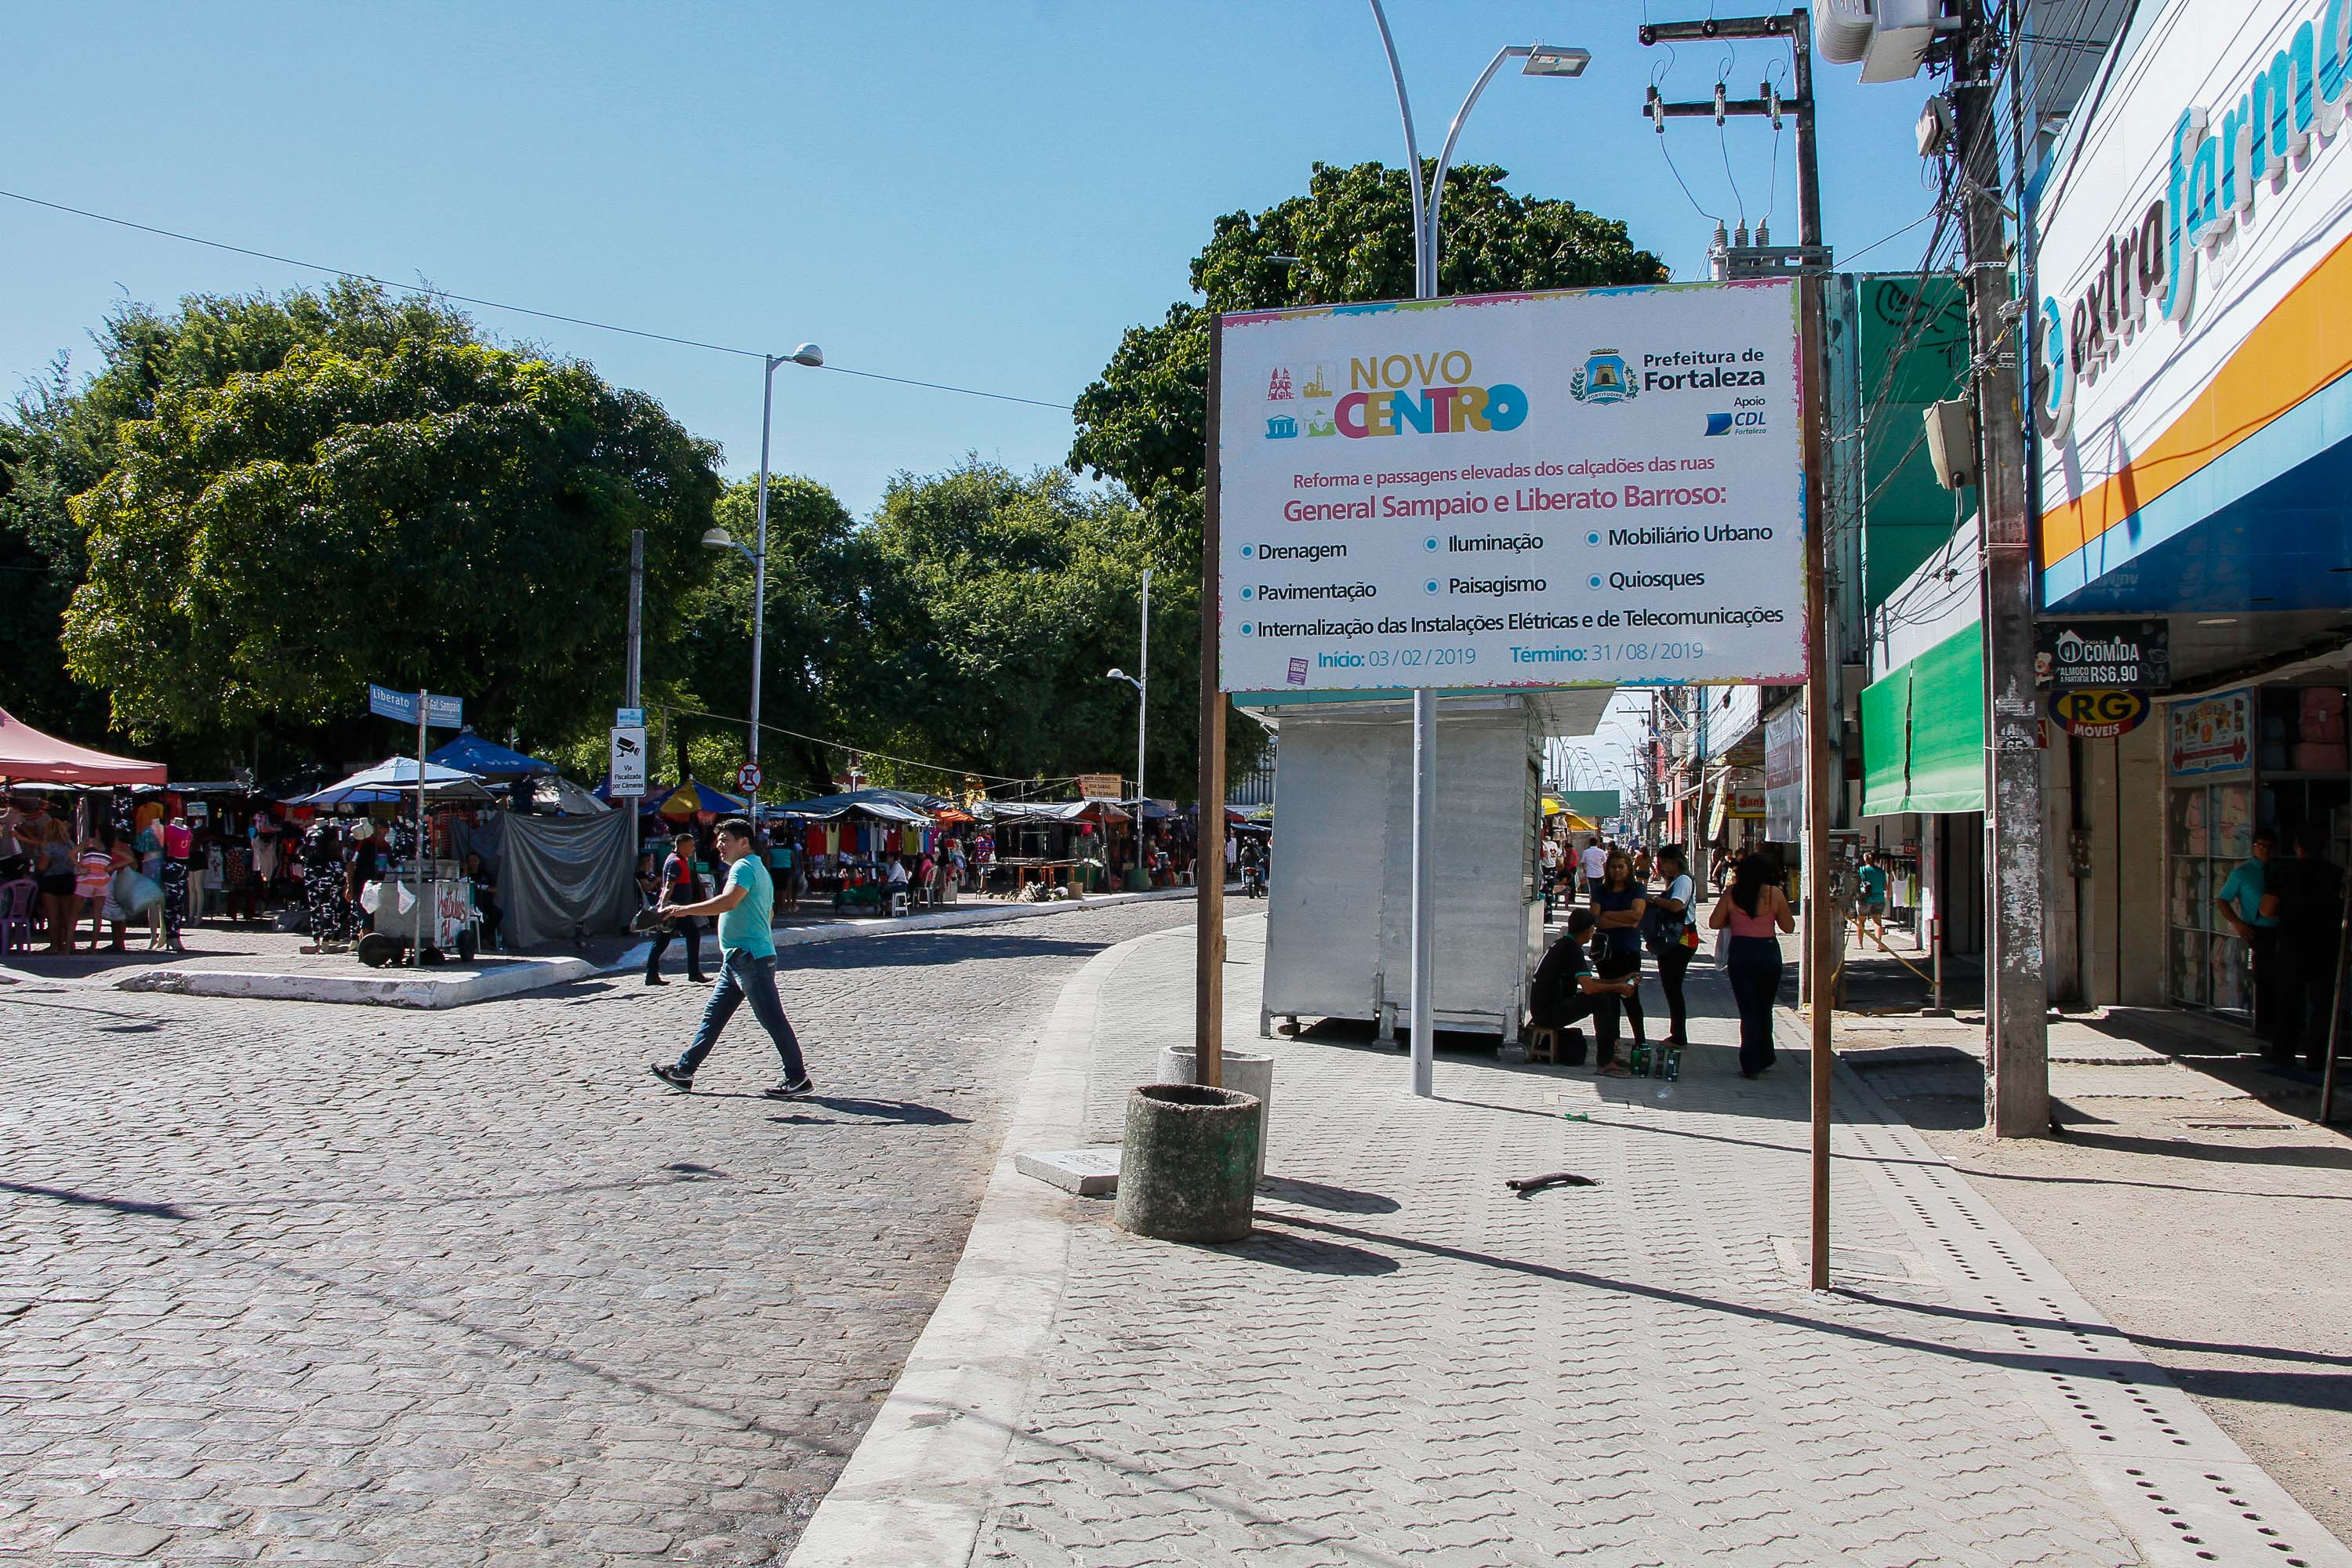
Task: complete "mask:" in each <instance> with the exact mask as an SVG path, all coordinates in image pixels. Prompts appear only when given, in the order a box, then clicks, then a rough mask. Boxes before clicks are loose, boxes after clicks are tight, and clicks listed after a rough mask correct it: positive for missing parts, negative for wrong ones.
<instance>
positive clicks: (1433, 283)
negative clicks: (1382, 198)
mask: <svg viewBox="0 0 2352 1568" xmlns="http://www.w3.org/2000/svg"><path fill="white" fill-rule="evenodd" d="M1534 52H1535V51H1534V50H1532V49H1530V48H1529V47H1528V46H1527V45H1525V44H1512V45H1508V46H1507V47H1503V48H1499V49H1496V51H1495V58H1493V59H1491V60H1488V61H1487V62H1486V69H1485V70H1483V71H1481V72H1479V73H1478V79H1477V80H1476V81H1475V82H1473V83H1472V84H1471V87H1470V96H1469V97H1467V98H1465V99H1464V100H1462V107H1461V108H1460V109H1458V110H1455V111H1454V123H1453V124H1452V125H1451V126H1449V127H1447V128H1446V132H1445V145H1444V147H1443V148H1441V149H1439V151H1438V154H1437V174H1436V177H1435V178H1434V179H1433V180H1431V181H1430V183H1429V282H1428V283H1427V285H1426V286H1425V287H1424V288H1423V289H1422V297H1423V299H1428V300H1434V299H1436V298H1437V235H1438V228H1437V223H1438V219H1439V218H1440V217H1441V216H1444V212H1445V171H1446V170H1447V169H1449V168H1451V167H1453V165H1454V139H1455V138H1457V137H1459V136H1460V135H1461V134H1462V122H1463V121H1465V120H1467V119H1469V118H1470V110H1472V108H1474V107H1475V105H1476V104H1477V102H1478V95H1479V94H1480V93H1482V92H1484V91H1486V84H1487V83H1488V82H1490V81H1492V80H1494V79H1495V73H1496V71H1498V70H1500V69H1502V68H1503V62H1504V61H1505V60H1508V59H1524V58H1526V57H1527V56H1528V55H1530V54H1532V53H1534Z"/></svg>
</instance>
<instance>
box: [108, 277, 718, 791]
mask: <svg viewBox="0 0 2352 1568" xmlns="http://www.w3.org/2000/svg"><path fill="white" fill-rule="evenodd" d="M345 300H346V303H347V304H356V305H357V306H359V307H360V309H359V310H357V311H356V312H348V311H347V312H346V314H345V316H342V317H338V316H337V315H336V314H335V312H334V311H332V310H329V311H328V313H327V315H326V316H325V317H321V316H320V314H319V313H318V306H319V301H318V300H315V299H314V298H312V297H299V298H298V299H296V300H294V302H293V303H291V304H290V305H289V303H288V302H286V301H275V302H270V303H269V304H268V305H265V306H264V307H262V308H258V309H255V310H246V309H219V308H215V305H214V304H213V303H208V302H192V308H191V309H190V310H187V311H185V312H184V314H183V316H182V318H181V319H180V321H179V322H178V323H176V331H173V332H172V333H170V334H167V336H166V338H164V339H159V340H157V342H156V343H155V350H156V352H155V353H152V354H151V355H150V356H148V363H151V364H152V363H161V364H163V365H164V366H166V367H169V366H171V365H173V364H176V363H181V362H183V361H193V362H194V366H195V368H193V369H192V370H191V371H190V372H189V373H188V374H186V375H184V376H174V375H157V376H153V377H151V378H150V379H149V380H148V381H146V382H142V383H139V386H140V387H141V388H142V390H144V392H145V395H144V397H143V406H140V407H138V408H137V410H136V412H135V413H134V414H133V415H132V416H129V417H125V418H122V419H121V420H120V421H119V422H118V423H117V425H116V426H115V432H114V437H113V439H114V449H113V453H112V459H113V460H112V462H111V465H110V468H108V469H107V470H106V472H105V473H104V475H103V477H102V478H101V479H98V480H97V481H96V482H95V483H93V484H92V485H90V486H89V488H88V489H84V490H83V491H81V492H80V493H79V494H77V495H75V496H74V497H73V499H72V501H71V503H70V505H71V511H72V515H73V519H74V521H75V522H76V523H77V524H78V525H79V533H80V535H81V539H82V542H83V545H84V548H85V549H86V551H87V553H88V559H89V565H88V577H87V580H86V581H85V582H84V583H83V584H82V585H81V587H80V588H79V589H78V590H77V591H76V593H75V595H74V596H73V601H72V604H71V605H70V607H69V608H68V611H67V613H66V617H65V632H64V647H65V651H66V656H67V661H68V668H69V669H70V671H71V672H72V674H73V675H74V676H75V678H76V679H79V680H81V681H84V682H86V683H88V684H89V685H92V686H95V687H98V688H100V689H104V690H106V691H107V692H108V693H109V695H110V700H111V704H112V712H113V717H114V720H115V722H116V724H117V725H118V726H119V727H120V728H121V730H123V731H125V732H127V733H129V734H130V735H131V736H132V737H133V738H145V737H162V736H171V737H174V738H177V739H179V740H181V741H183V742H188V743H190V744H191V745H192V746H193V747H194V749H197V750H199V751H201V750H205V749H207V743H209V749H211V750H213V751H215V752H220V753H225V754H228V755H235V754H236V752H238V751H241V750H242V749H243V748H242V746H241V745H238V744H236V742H240V741H242V740H243V739H244V738H245V737H247V736H250V735H252V734H254V733H255V732H256V731H268V732H270V733H273V734H275V735H278V736H281V737H286V736H300V737H303V738H304V739H305V740H306V741H307V742H309V743H310V746H316V747H319V748H320V749H323V750H326V753H327V754H329V755H339V754H340V755H351V754H358V753H363V752H367V751H371V750H378V749H381V746H382V743H383V742H382V736H381V734H380V732H379V729H380V727H370V726H369V725H368V724H367V721H365V720H364V718H363V716H361V715H359V713H358V709H359V704H360V697H361V693H362V689H363V687H364V684H365V683H366V682H367V681H369V680H381V681H383V682H385V683H387V684H393V685H400V686H407V687H412V688H413V687H416V686H430V687H431V688H433V689H436V690H447V691H454V692H457V693H458V694H459V695H461V696H464V697H466V698H467V700H468V704H469V706H468V717H469V718H471V719H473V720H474V721H475V722H476V724H477V726H478V728H482V729H484V730H486V731H489V732H492V733H504V732H505V731H509V729H513V730H520V731H523V732H525V733H528V734H530V735H533V736H556V735H562V734H565V733H567V732H571V731H578V730H581V729H585V728H589V727H592V726H595V725H598V724H600V723H601V720H600V718H599V715H600V714H601V713H602V710H604V709H605V708H607V707H609V705H610V702H611V699H612V696H613V694H614V692H615V691H617V689H618V687H619V673H618V672H619V667H620V663H621V659H622V656H623V654H622V647H621V644H622V628H623V627H624V626H625V595H626V591H627V570H626V567H627V559H628V543H629V532H630V530H631V529H633V528H639V527H642V528H644V529H645V530H646V564H647V570H646V608H647V614H648V616H649V617H656V618H657V617H661V616H666V615H667V613H668V610H669V608H670V605H671V603H672V601H673V600H674V599H675V598H676V597H677V595H678V594H679V593H680V592H681V591H682V590H685V589H687V588H689V587H691V586H692V585H693V584H696V583H697V582H698V581H699V580H700V579H701V578H702V577H703V576H705V575H706V574H708V572H709V563H708V561H707V560H706V559H705V556H704V552H703V551H702V549H701V547H700V544H699V539H700V535H701V532H702V531H703V530H704V529H705V528H706V527H708V526H709V521H710V518H711V515H712V506H713V503H714V502H715V500H716V499H717V497H718V493H719V480H718V479H717V476H716V474H715V472H714V471H713V464H714V460H715V457H716V453H715V451H714V450H713V448H711V447H709V445H708V444H707V443H703V442H700V441H697V440H695V439H694V438H693V437H689V436H688V434H687V433H686V432H685V431H684V430H682V429H681V428H679V427H678V426H677V424H676V423H675V422H673V421H672V420H671V419H670V418H669V417H668V416H667V415H666V414H664V413H663V412H662V410H661V409H660V407H659V406H658V405H656V404H655V403H654V402H653V400H652V399H650V398H648V397H646V396H644V395H641V394H636V393H630V392H625V391H618V390H615V389H614V388H613V387H610V386H608V385H606V384H604V382H602V381H601V380H599V379H598V378H597V377H596V376H595V375H594V374H593V372H591V371H589V370H588V369H587V368H586V367H584V366H582V365H579V364H573V363H551V362H550V361H548V360H544V359H540V358H534V357H530V356H529V355H526V354H523V353H515V352H512V351H509V350H505V349H499V348H493V347H489V346H487V345H484V344H481V343H478V342H471V341H467V339H468V333H467V331H463V330H461V329H462V323H455V322H452V321H450V319H449V318H447V317H446V316H443V315H438V314H435V313H432V312H427V313H426V315H425V318H424V319H422V320H421V321H420V320H418V319H417V318H415V316H414V315H413V314H404V313H403V312H401V311H398V310H383V311H379V310H376V309H374V307H373V305H372V304H371V302H370V300H369V299H368V297H367V296H366V294H365V292H364V291H359V292H358V293H357V294H356V295H347V296H346V297H345ZM379 302H380V301H379ZM248 303H249V302H248ZM329 303H330V304H332V301H330V302H329ZM199 307H201V308H199ZM352 315H355V316H356V318H357V319H356V320H355V321H348V318H349V317H350V316H352ZM192 316H193V317H194V321H193V322H192V321H191V320H190V318H191V317H192ZM346 321H348V324H350V325H352V327H353V328H354V330H352V331H341V326H340V324H339V323H343V322H346ZM289 323H291V324H292V327H293V328H294V329H297V330H292V331H290V334H289V330H288V329H289ZM272 360H274V362H275V363H266V362H269V361H272ZM247 362H265V363H266V368H257V369H241V370H236V371H233V372H232V373H231V374H226V376H221V377H220V378H219V379H217V380H215V375H216V374H217V373H218V372H219V370H220V369H221V368H222V367H223V366H224V365H238V364H241V363H247ZM106 380H107V378H106V377H105V376H101V377H100V383H99V384H94V385H93V388H92V393H93V394H95V393H97V392H98V391H99V390H100V385H102V384H105V382H106ZM188 383H193V384H188ZM88 398H89V395H85V401H87V400H88ZM306 749H309V747H307V746H306Z"/></svg>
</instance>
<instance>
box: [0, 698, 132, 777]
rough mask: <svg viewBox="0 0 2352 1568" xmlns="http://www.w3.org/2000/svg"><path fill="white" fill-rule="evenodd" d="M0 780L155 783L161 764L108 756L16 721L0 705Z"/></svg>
mask: <svg viewBox="0 0 2352 1568" xmlns="http://www.w3.org/2000/svg"><path fill="white" fill-rule="evenodd" d="M0 780H5V781H6V782H8V783H10V784H162V783H163V763H142V762H141V761H140V760H139V759H138V758H136V757H111V756H109V755H107V754H106V753H105V752H93V751H91V750H90V749H89V747H87V746H77V745H75V744H74V743H73V742H70V741H60V740H58V738H57V737H56V736H55V735H44V734H42V733H41V732H40V731H38V730H36V729H34V728H33V727H32V726H31V725H30V724H25V723H20V722H18V721H17V720H16V717H15V716H14V715H13V714H11V713H10V712H9V711H8V710H6V709H5V708H0Z"/></svg>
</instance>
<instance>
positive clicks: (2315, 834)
mask: <svg viewBox="0 0 2352 1568" xmlns="http://www.w3.org/2000/svg"><path fill="white" fill-rule="evenodd" d="M2294 847H2295V853H2294V856H2293V857H2292V858H2280V859H2275V860H2273V861H2272V862H2270V864H2269V865H2268V866H2266V867H2265V868H2263V869H2264V873H2265V874H2264V876H2263V902H2262V912H2263V914H2265V915H2268V916H2270V917H2272V918H2273V919H2274V920H2276V921H2278V929H2277V931H2276V933H2275V936H2274V938H2273V942H2274V947H2273V963H2274V965H2275V966H2276V968H2277V970H2278V984H2277V987H2276V997H2277V1013H2278V1026H2277V1033H2276V1036H2275V1039H2276V1042H2277V1047H2278V1049H2279V1050H2280V1052H2281V1053H2282V1054H2283V1055H2284V1056H2285V1057H2287V1058H2292V1057H2293V1056H2294V1053H2295V1051H2296V1050H2297V1049H2298V1048H2300V1049H2301V1051H2302V1055H2303V1059H2304V1062H2305V1065H2307V1066H2309V1067H2311V1068H2315V1069H2316V1068H2322V1067H2324V1066H2326V1058H2327V1020H2328V1015H2329V1013H2330V1012H2331V1011H2332V1010H2333V1009H2334V1007H2335V1005H2336V954H2337V952H2339V950H2340V946H2341V943H2342V942H2343V931H2344V925H2343V922H2344V873H2343V871H2342V870H2341V869H2340V868H2337V866H2336V864H2335V863H2334V862H2333V861H2331V860H2329V859H2328V858H2327V834H2326V828H2325V827H2324V826H2321V825H2320V824H2318V823H2315V822H2307V823H2305V824H2304V826H2302V827H2301V828H2300V829H2298V830H2297V831H2296V833H2295V835H2294Z"/></svg>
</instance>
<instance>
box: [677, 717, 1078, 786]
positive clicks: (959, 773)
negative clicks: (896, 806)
mask: <svg viewBox="0 0 2352 1568" xmlns="http://www.w3.org/2000/svg"><path fill="white" fill-rule="evenodd" d="M646 707H648V708H657V709H660V710H663V711H665V712H669V713H685V714H689V715H691V716H692V717H694V718H697V719H716V720H718V721H719V722H721V723H723V724H740V723H743V722H745V720H744V719H743V716H742V715H741V714H740V713H713V712H711V711H710V710H709V709H707V708H688V707H687V706H685V705H684V704H683V703H677V702H648V703H646ZM760 728H761V729H762V730H765V731H769V732H770V733H772V734H777V735H789V736H791V737H792V738H793V740H795V741H806V742H809V743H810V744H811V745H814V746H823V747H825V748H826V749H828V750H831V751H835V752H851V753H852V754H854V755H856V756H860V757H877V758H879V759H880V760H882V761H883V762H886V763H903V764H904V765H906V766H908V767H910V768H923V769H926V770H928V771H929V772H931V773H947V774H950V775H952V776H954V777H956V778H967V777H969V778H976V779H979V780H982V782H984V783H987V784H1018V785H1021V786H1024V787H1028V786H1031V785H1036V784H1069V783H1071V782H1073V781H1074V780H1076V778H1077V777H1078V776H1079V775H1078V774H1076V773H1068V774H1061V775H1056V776H1055V777H1053V778H1048V779H1038V778H1015V777H1013V775H1012V774H1010V773H982V772H981V771H980V770H979V769H977V768H957V767H949V766H947V765H945V764H943V763H926V762H920V761H919V760H917V759H916V758H913V757H898V756H893V755H891V754H890V753H889V752H877V751H876V750H875V749H874V748H873V747H871V746H859V745H854V744H852V743H851V742H847V741H836V740H834V739H832V738H830V737H829V736H824V735H811V734H807V733H804V732H803V731H799V730H787V729H785V728H784V727H783V726H782V724H771V723H769V722H768V721H766V720H764V719H762V720H761V721H760Z"/></svg>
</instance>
